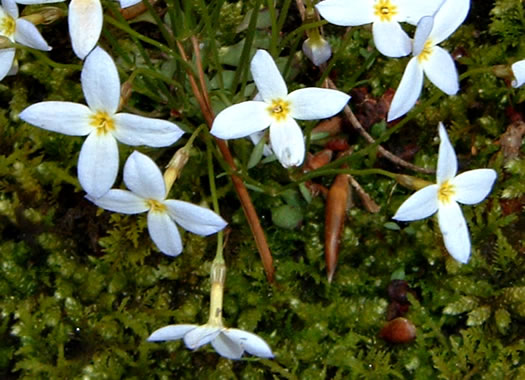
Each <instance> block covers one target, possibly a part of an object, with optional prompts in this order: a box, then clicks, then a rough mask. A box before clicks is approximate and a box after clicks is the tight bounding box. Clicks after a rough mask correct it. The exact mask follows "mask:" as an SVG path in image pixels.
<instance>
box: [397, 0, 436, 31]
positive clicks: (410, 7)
mask: <svg viewBox="0 0 525 380" xmlns="http://www.w3.org/2000/svg"><path fill="white" fill-rule="evenodd" d="M403 2H405V3H408V4H407V6H406V7H404V8H405V13H406V22H408V23H410V24H412V25H417V23H418V22H419V20H421V18H422V17H424V16H432V15H433V14H434V13H435V12H436V11H437V10H438V9H439V6H440V5H441V3H442V2H443V0H423V1H421V0H416V1H413V0H406V1H403ZM400 6H401V5H400Z"/></svg>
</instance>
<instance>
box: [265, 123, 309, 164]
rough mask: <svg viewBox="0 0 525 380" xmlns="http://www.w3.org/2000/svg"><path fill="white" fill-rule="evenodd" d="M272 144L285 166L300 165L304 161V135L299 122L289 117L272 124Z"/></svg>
mask: <svg viewBox="0 0 525 380" xmlns="http://www.w3.org/2000/svg"><path fill="white" fill-rule="evenodd" d="M270 144H271V146H272V150H273V151H274V153H275V155H276V156H277V159H278V160H279V162H280V163H281V165H282V166H284V167H285V168H289V167H292V166H299V165H301V164H302V163H303V161H304V153H305V146H304V136H303V131H302V130H301V128H300V127H299V125H297V122H296V121H295V120H294V119H292V118H288V119H286V120H285V121H282V122H274V123H272V125H270Z"/></svg>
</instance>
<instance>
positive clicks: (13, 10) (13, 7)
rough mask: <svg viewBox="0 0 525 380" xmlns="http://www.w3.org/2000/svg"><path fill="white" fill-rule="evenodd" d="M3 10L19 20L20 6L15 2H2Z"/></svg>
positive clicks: (7, 0) (6, 0)
mask: <svg viewBox="0 0 525 380" xmlns="http://www.w3.org/2000/svg"><path fill="white" fill-rule="evenodd" d="M2 8H4V10H5V12H6V13H7V14H8V15H9V16H11V17H12V18H14V19H15V20H16V19H17V18H18V5H17V4H16V2H15V1H14V0H2Z"/></svg>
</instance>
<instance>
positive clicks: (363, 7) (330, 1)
mask: <svg viewBox="0 0 525 380" xmlns="http://www.w3.org/2000/svg"><path fill="white" fill-rule="evenodd" d="M315 7H316V8H317V11H318V12H319V14H320V15H321V16H322V17H323V18H324V19H325V20H326V21H328V22H329V23H332V24H335V25H340V26H357V25H363V24H369V23H371V22H373V21H374V18H375V16H374V1H373V0H325V1H321V2H320V3H318V4H317V5H316V6H315Z"/></svg>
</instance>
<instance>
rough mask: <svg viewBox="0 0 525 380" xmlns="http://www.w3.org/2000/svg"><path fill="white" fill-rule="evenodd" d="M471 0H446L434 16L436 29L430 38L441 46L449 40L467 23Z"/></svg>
mask: <svg viewBox="0 0 525 380" xmlns="http://www.w3.org/2000/svg"><path fill="white" fill-rule="evenodd" d="M469 9H470V0H445V1H444V2H443V4H442V5H441V7H440V8H439V10H438V11H437V12H436V14H435V16H434V28H433V29H432V33H431V34H430V38H431V39H432V41H433V42H434V44H436V45H437V44H439V43H440V42H441V41H444V40H445V39H447V38H448V36H450V35H451V34H452V33H454V31H455V30H456V29H457V28H458V27H459V26H460V25H461V23H463V21H465V18H466V17H467V14H468V11H469Z"/></svg>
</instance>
